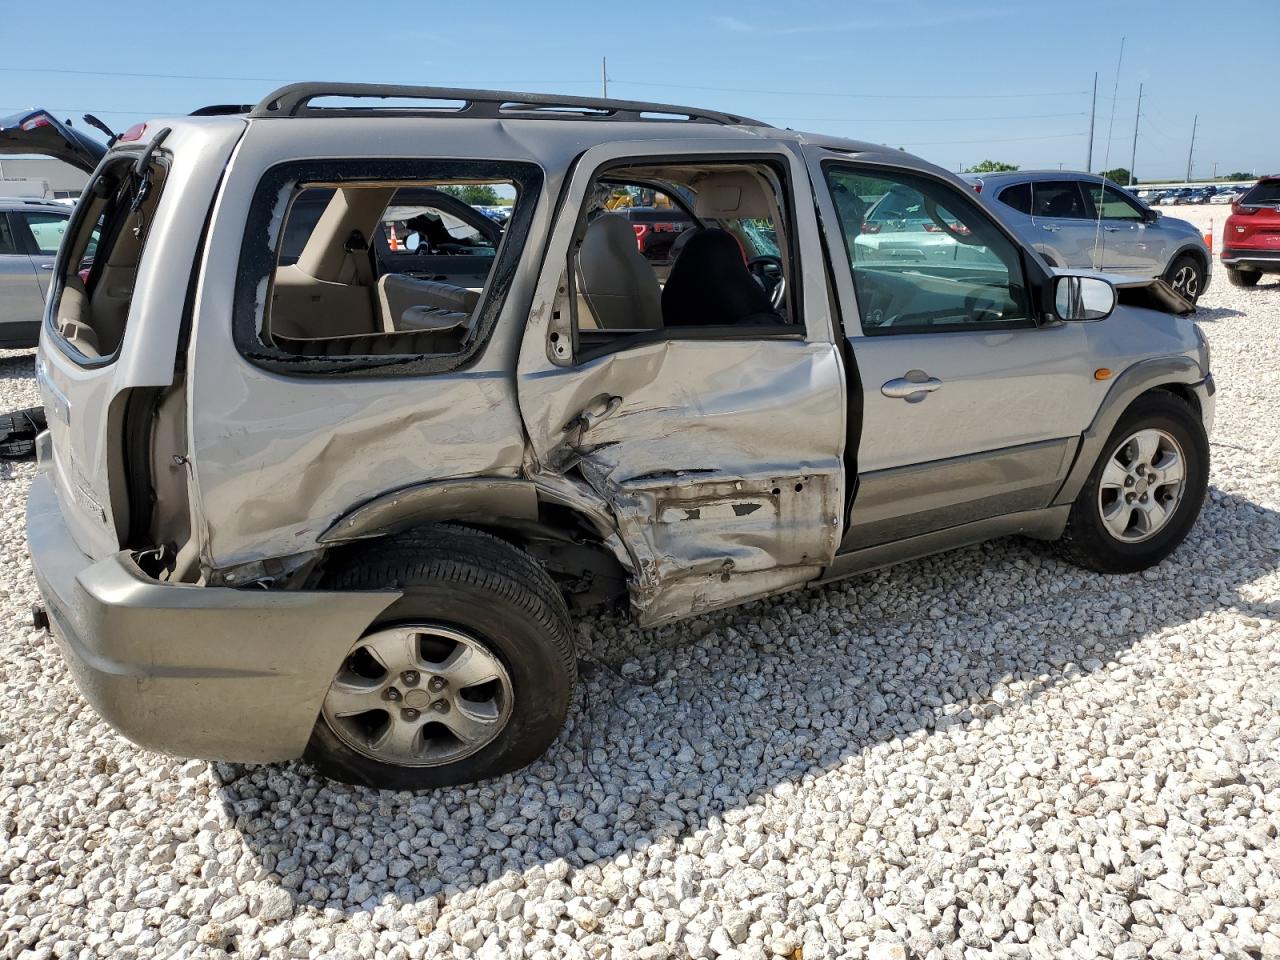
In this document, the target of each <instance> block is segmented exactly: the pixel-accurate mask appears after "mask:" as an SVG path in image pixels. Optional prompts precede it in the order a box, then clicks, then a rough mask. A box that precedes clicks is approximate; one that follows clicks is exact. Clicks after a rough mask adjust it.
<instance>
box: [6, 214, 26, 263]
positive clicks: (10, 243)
mask: <svg viewBox="0 0 1280 960" xmlns="http://www.w3.org/2000/svg"><path fill="white" fill-rule="evenodd" d="M17 252H18V243H17V241H16V240H15V239H14V236H13V228H12V227H11V226H9V215H8V214H7V213H5V212H4V211H3V210H0V256H4V255H6V254H10V255H12V254H15V253H17ZM22 252H23V253H25V252H26V251H25V250H24V251H22Z"/></svg>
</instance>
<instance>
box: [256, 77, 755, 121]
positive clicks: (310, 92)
mask: <svg viewBox="0 0 1280 960" xmlns="http://www.w3.org/2000/svg"><path fill="white" fill-rule="evenodd" d="M321 97H347V98H367V99H386V98H392V97H393V98H396V99H403V100H428V101H429V100H437V101H453V102H452V103H441V104H439V105H437V106H432V105H430V104H427V105H424V106H422V107H408V106H401V105H397V106H394V107H378V106H373V107H345V106H344V107H313V106H311V101H312V100H317V99H319V98H321ZM424 115H426V116H445V117H460V118H470V119H475V118H481V119H490V120H498V119H508V118H523V119H530V118H532V119H539V120H631V121H635V120H658V121H662V120H667V121H671V120H675V121H686V122H693V123H718V124H725V125H729V126H747V127H767V126H769V124H767V123H761V122H760V121H759V120H752V119H751V118H749V117H740V116H738V115H737V114H732V113H722V112H720V111H718V110H703V109H702V108H701V107H681V106H676V105H674V104H670V103H645V102H643V101H640V100H609V99H602V98H597V97H572V96H560V95H559V94H548V93H516V92H514V91H511V90H467V89H459V88H454V87H415V86H395V85H384V84H380V83H291V84H289V85H288V86H285V87H281V88H280V89H279V90H275V91H273V92H272V93H270V94H268V95H267V96H266V98H265V99H263V100H262V101H261V102H260V103H259V104H258V105H257V106H256V107H254V108H253V109H252V110H250V111H249V116H250V117H368V116H380V117H421V116H424Z"/></svg>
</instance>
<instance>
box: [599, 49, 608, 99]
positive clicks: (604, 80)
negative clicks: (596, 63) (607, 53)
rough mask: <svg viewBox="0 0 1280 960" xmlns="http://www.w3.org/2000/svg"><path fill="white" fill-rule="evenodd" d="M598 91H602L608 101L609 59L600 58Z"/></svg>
mask: <svg viewBox="0 0 1280 960" xmlns="http://www.w3.org/2000/svg"><path fill="white" fill-rule="evenodd" d="M600 89H601V90H603V91H604V94H603V95H604V98H605V99H606V100H608V99H609V58H608V57H601V58H600Z"/></svg>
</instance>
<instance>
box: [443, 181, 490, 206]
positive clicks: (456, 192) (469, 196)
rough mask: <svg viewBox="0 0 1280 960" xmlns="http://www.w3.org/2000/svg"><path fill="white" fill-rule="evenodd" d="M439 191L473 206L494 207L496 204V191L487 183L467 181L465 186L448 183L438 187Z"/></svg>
mask: <svg viewBox="0 0 1280 960" xmlns="http://www.w3.org/2000/svg"><path fill="white" fill-rule="evenodd" d="M439 190H440V192H441V193H447V194H449V196H451V197H457V198H458V199H459V200H461V201H462V202H463V203H469V204H470V205H471V206H473V207H494V206H497V205H498V202H499V201H498V191H496V190H494V189H493V187H491V186H489V184H487V183H468V184H466V185H465V186H461V187H459V186H454V185H453V184H448V185H446V186H442V187H440V188H439Z"/></svg>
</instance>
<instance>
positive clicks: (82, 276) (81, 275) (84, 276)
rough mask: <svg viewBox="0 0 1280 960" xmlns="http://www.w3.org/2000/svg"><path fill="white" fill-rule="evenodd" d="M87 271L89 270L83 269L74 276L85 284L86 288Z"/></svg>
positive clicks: (87, 280) (87, 281) (87, 268)
mask: <svg viewBox="0 0 1280 960" xmlns="http://www.w3.org/2000/svg"><path fill="white" fill-rule="evenodd" d="M89 269H90V268H89V267H85V268H84V269H83V270H81V271H79V272H78V273H77V274H76V276H77V277H79V278H80V282H81V283H83V284H85V285H86V286H87V285H88V283H89Z"/></svg>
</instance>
